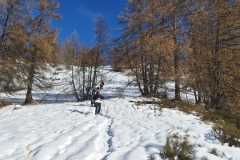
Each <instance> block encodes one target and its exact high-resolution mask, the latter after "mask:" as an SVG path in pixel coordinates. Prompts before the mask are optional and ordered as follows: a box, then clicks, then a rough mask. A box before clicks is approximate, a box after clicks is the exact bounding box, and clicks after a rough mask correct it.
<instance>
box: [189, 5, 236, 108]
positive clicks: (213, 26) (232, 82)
mask: <svg viewBox="0 0 240 160" xmlns="http://www.w3.org/2000/svg"><path fill="white" fill-rule="evenodd" d="M195 4H196V3H195ZM198 6H200V7H198V8H197V9H196V5H195V8H194V9H196V10H195V11H194V13H193V14H192V16H191V19H192V20H190V22H191V23H190V25H189V26H190V32H191V34H190V35H191V36H190V37H191V39H190V40H191V45H190V46H191V47H190V48H191V52H189V53H190V55H189V57H188V58H189V59H188V64H189V65H190V67H189V68H190V70H189V71H190V72H189V75H190V77H192V79H194V81H192V82H193V85H194V88H195V89H196V90H197V91H198V92H199V93H200V94H199V95H198V96H199V98H198V101H200V100H201V99H203V103H205V106H206V107H207V108H214V109H222V108H229V107H230V108H233V109H235V110H239V107H237V106H239V97H238V95H239V89H240V88H239V78H240V77H239V72H240V70H239V57H240V55H239V38H240V34H239V27H240V23H239V12H238V10H239V6H240V5H239V1H223V0H216V1H202V2H201V4H200V3H199V4H198ZM191 63H192V64H191ZM191 67H193V68H191Z"/></svg>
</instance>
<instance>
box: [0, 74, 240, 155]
mask: <svg viewBox="0 0 240 160" xmlns="http://www.w3.org/2000/svg"><path fill="white" fill-rule="evenodd" d="M60 77H61V76H60ZM127 81H128V78H127V76H125V75H124V73H113V72H109V73H106V76H105V86H104V89H103V90H102V94H103V95H104V97H105V99H104V101H103V103H102V110H101V115H99V116H95V115H94V108H91V107H89V106H90V102H89V101H85V102H74V96H71V97H69V95H66V94H60V93H59V88H57V89H53V90H50V91H49V92H46V93H45V92H35V93H34V99H37V100H39V101H42V103H43V104H40V103H38V104H37V105H29V106H22V108H21V109H16V110H13V108H14V106H12V107H11V106H9V107H5V108H3V109H0V159H1V160H50V159H52V160H147V159H148V158H149V156H150V155H155V156H156V157H157V159H161V158H160V157H159V156H158V154H159V152H160V151H161V150H162V149H163V146H164V145H165V143H166V137H167V136H168V135H172V134H177V135H180V136H187V137H188V138H189V141H190V143H191V144H193V145H195V147H194V156H195V159H196V160H201V159H203V158H207V159H209V160H219V159H223V160H227V159H228V160H240V149H239V148H235V147H229V146H227V145H221V144H220V143H219V141H218V140H216V139H214V136H213V134H212V128H211V125H210V124H205V123H203V122H202V121H201V120H200V119H199V117H196V116H194V115H189V114H186V113H183V112H180V111H178V110H176V109H162V112H159V113H157V115H156V113H154V111H153V110H152V109H151V108H153V106H151V105H145V106H137V105H136V104H134V102H133V101H138V100H144V99H143V98H141V97H139V94H138V91H137V88H136V86H130V87H128V88H127V89H126V90H125V92H123V93H119V92H118V90H119V88H121V87H124V85H125V84H126V82H127ZM0 96H1V97H2V98H3V97H4V98H5V99H13V100H14V102H16V104H17V103H19V102H23V101H24V98H25V92H19V93H18V94H16V95H14V96H9V97H6V96H5V95H3V94H0ZM49 100H50V101H49ZM213 149H216V151H217V156H216V155H213V154H211V153H210V152H211V151H212V150H213Z"/></svg>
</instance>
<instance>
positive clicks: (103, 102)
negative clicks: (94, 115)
mask: <svg viewBox="0 0 240 160" xmlns="http://www.w3.org/2000/svg"><path fill="white" fill-rule="evenodd" d="M103 108H104V113H105V115H104V117H106V114H107V113H106V108H105V103H104V99H103Z"/></svg>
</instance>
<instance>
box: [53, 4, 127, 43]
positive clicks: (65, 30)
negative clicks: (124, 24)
mask: <svg viewBox="0 0 240 160" xmlns="http://www.w3.org/2000/svg"><path fill="white" fill-rule="evenodd" d="M55 2H59V4H60V8H59V9H58V11H57V12H58V13H59V14H61V16H62V20H60V21H54V22H53V26H57V27H58V28H60V41H61V42H62V41H64V40H65V39H66V38H67V37H69V36H70V35H71V33H73V32H74V31H77V33H78V35H79V38H80V41H81V42H82V43H84V44H86V45H88V46H91V47H92V46H93V45H94V33H93V32H94V25H93V19H94V18H95V17H96V15H97V14H101V15H102V16H103V17H104V18H105V19H106V21H107V23H108V25H109V29H110V30H111V32H112V35H113V37H117V36H118V35H119V32H116V31H115V29H116V28H121V25H120V24H118V18H117V15H118V14H119V12H120V11H124V5H125V3H126V2H127V0H55Z"/></svg>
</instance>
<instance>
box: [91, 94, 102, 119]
mask: <svg viewBox="0 0 240 160" xmlns="http://www.w3.org/2000/svg"><path fill="white" fill-rule="evenodd" d="M103 98H104V97H103V96H102V95H101V94H100V91H97V92H96V94H95V95H94V97H93V99H94V101H95V104H94V105H95V107H96V109H95V115H98V114H100V111H101V102H102V99H103Z"/></svg>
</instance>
